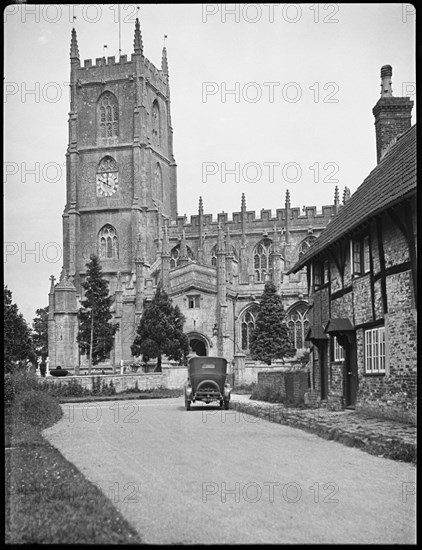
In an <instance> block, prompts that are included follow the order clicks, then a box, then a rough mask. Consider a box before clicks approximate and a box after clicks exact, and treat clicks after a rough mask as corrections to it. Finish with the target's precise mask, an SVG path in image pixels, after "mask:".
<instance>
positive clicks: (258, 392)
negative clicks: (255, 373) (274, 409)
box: [251, 384, 284, 403]
mask: <svg viewBox="0 0 422 550" xmlns="http://www.w3.org/2000/svg"><path fill="white" fill-rule="evenodd" d="M251 399H256V400H257V401H267V402H268V403H283V402H284V400H283V398H282V396H281V393H280V390H278V389H277V388H275V387H274V386H270V385H268V384H261V385H259V384H257V385H256V386H255V387H254V389H253V391H252V395H251Z"/></svg>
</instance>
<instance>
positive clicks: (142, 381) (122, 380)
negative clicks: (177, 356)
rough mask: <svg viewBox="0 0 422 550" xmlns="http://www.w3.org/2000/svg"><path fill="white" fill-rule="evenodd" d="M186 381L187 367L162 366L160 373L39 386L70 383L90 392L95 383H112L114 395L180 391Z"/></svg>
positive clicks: (95, 377) (96, 377)
mask: <svg viewBox="0 0 422 550" xmlns="http://www.w3.org/2000/svg"><path fill="white" fill-rule="evenodd" d="M186 379H187V367H167V366H166V365H163V366H162V372H152V373H130V374H121V375H119V374H102V375H101V374H100V375H90V376H66V377H54V376H51V377H48V378H39V381H40V383H41V384H52V385H54V386H61V385H64V384H69V383H71V382H72V381H74V382H77V383H78V384H79V385H80V386H82V387H83V388H84V389H87V390H92V388H93V386H94V384H95V383H97V384H98V383H99V384H104V385H107V386H109V385H110V383H111V382H113V386H114V388H115V389H116V393H121V392H124V391H126V390H132V389H135V388H138V389H139V390H155V389H158V388H164V389H168V390H172V389H181V388H183V385H184V383H185V382H186Z"/></svg>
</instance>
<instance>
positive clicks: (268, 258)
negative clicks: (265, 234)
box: [253, 239, 274, 283]
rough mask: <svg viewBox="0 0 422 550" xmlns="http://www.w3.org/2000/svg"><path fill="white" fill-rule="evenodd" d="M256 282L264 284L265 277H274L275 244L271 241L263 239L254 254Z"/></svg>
mask: <svg viewBox="0 0 422 550" xmlns="http://www.w3.org/2000/svg"><path fill="white" fill-rule="evenodd" d="M253 258H254V270H255V281H256V282H258V283H259V282H264V281H265V276H266V275H269V276H270V278H271V279H272V277H273V263H274V261H273V243H272V241H271V239H263V240H262V241H261V242H259V243H258V244H257V245H256V247H255V250H254V253H253Z"/></svg>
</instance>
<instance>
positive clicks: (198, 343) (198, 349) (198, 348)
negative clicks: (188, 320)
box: [189, 338, 207, 357]
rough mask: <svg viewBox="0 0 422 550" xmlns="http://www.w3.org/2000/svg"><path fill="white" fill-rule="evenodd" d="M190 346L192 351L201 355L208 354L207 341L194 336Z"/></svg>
mask: <svg viewBox="0 0 422 550" xmlns="http://www.w3.org/2000/svg"><path fill="white" fill-rule="evenodd" d="M189 346H190V347H191V349H192V351H193V352H195V353H196V355H199V356H200V357H205V356H206V355H207V347H206V345H205V342H203V341H202V340H199V339H198V338H192V339H190V340H189Z"/></svg>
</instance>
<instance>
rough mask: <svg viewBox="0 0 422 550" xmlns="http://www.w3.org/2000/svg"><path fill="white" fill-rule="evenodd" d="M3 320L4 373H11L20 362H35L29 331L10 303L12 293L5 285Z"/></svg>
mask: <svg viewBox="0 0 422 550" xmlns="http://www.w3.org/2000/svg"><path fill="white" fill-rule="evenodd" d="M3 319H4V329H3V331H4V332H3V334H4V368H5V371H6V372H11V371H12V370H13V368H14V367H15V366H16V363H17V362H20V361H26V360H29V361H32V362H36V360H37V356H36V354H35V351H34V346H33V342H32V338H31V330H30V328H29V326H28V324H27V322H26V321H25V319H24V317H23V315H22V313H19V310H18V306H17V305H16V304H14V303H13V302H12V292H11V291H10V290H9V289H8V288H7V286H6V285H4V287H3Z"/></svg>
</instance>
